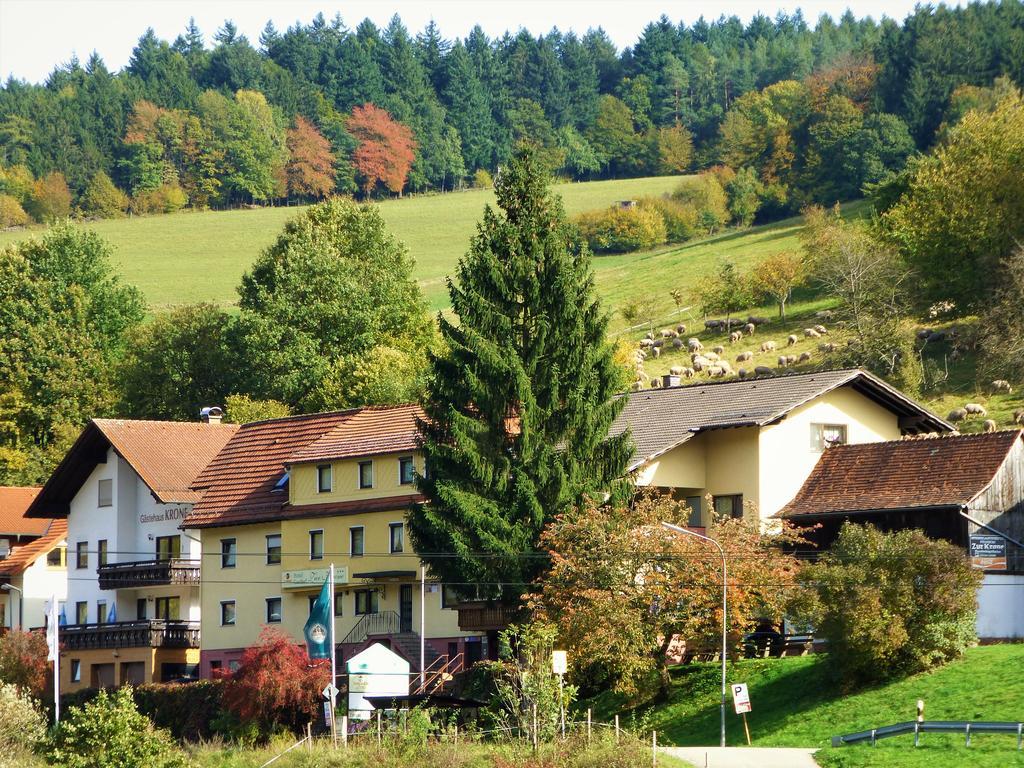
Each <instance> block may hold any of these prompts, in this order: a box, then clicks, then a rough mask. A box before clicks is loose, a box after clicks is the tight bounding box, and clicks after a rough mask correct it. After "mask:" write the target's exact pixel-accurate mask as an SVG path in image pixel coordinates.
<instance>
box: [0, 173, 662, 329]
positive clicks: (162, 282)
mask: <svg viewBox="0 0 1024 768" xmlns="http://www.w3.org/2000/svg"><path fill="white" fill-rule="evenodd" d="M680 178H681V177H679V176H659V177H652V178H643V179H622V180H612V181H591V182H584V183H578V184H559V185H556V186H555V187H554V188H553V189H554V191H555V192H556V193H557V194H559V195H561V197H562V200H563V201H564V203H565V208H566V211H567V212H568V213H569V214H570V215H574V214H577V213H581V212H583V211H586V210H591V209H594V208H601V207H604V206H607V205H610V204H612V203H613V202H615V201H616V200H626V199H634V198H637V197H642V196H644V195H661V194H664V193H665V192H670V191H672V190H673V189H674V188H675V187H676V185H678V184H679V181H680ZM493 203H494V193H493V191H491V190H481V189H474V190H468V191H465V192H451V193H447V194H438V195H415V196H410V197H405V198H402V199H393V200H386V201H383V202H380V203H378V205H379V207H380V210H381V213H382V214H383V216H384V219H385V221H386V222H387V225H388V228H389V229H390V230H391V232H392V233H394V235H395V236H396V237H398V238H399V239H400V240H402V241H403V242H405V243H406V245H407V246H408V247H409V251H410V253H411V254H412V256H413V257H414V258H415V259H416V276H417V279H418V280H419V282H420V285H421V286H422V288H423V291H424V293H425V295H426V297H427V300H428V301H429V302H430V305H431V307H432V308H433V309H440V308H443V307H445V306H447V304H448V294H447V286H446V285H445V278H446V277H447V276H448V275H449V274H451V273H452V272H453V271H454V267H455V264H456V262H457V261H458V259H459V257H460V256H462V255H463V254H464V253H465V252H466V250H467V248H468V247H469V239H470V237H472V235H473V232H474V231H475V227H476V223H477V222H478V221H479V220H480V219H481V217H482V215H483V210H484V206H485V205H487V204H493ZM301 210H302V209H301V208H298V207H278V208H259V209H249V210H233V211H183V212H181V213H176V214H170V215H162V216H144V217H135V218H131V219H108V220H103V221H94V222H89V223H87V224H84V225H83V226H87V227H89V228H90V229H93V230H95V231H96V232H98V233H99V234H100V235H102V236H103V237H104V238H106V239H107V240H108V241H109V242H110V243H111V245H112V246H113V248H114V262H115V265H116V267H117V269H118V272H119V273H120V274H121V277H122V278H123V280H124V281H125V282H127V283H129V284H131V285H135V286H137V287H139V288H140V289H141V290H142V292H143V293H144V294H145V296H146V300H147V301H148V302H149V304H150V306H151V307H152V308H153V309H157V310H159V309H161V308H165V307H169V306H173V305H175V304H188V303H194V302H212V303H214V304H219V305H221V306H231V305H233V304H234V303H235V302H236V301H237V299H238V296H237V294H236V292H235V289H236V288H237V286H238V283H239V281H240V280H241V277H242V273H243V272H244V271H245V270H246V269H248V267H249V265H250V264H252V262H253V260H254V259H255V258H256V255H257V254H258V253H259V252H260V251H261V250H262V249H264V248H266V247H267V246H268V245H270V244H271V243H272V242H273V241H274V238H275V237H276V235H277V234H278V233H279V232H280V231H281V228H282V227H283V226H284V225H285V222H287V221H288V220H289V219H290V218H292V217H294V216H295V215H297V214H298V213H299V211H301ZM39 231H41V228H38V227H34V228H31V229H28V230H16V231H8V232H0V246H3V245H6V244H7V243H11V242H16V241H18V240H21V239H24V238H25V237H28V236H31V235H33V234H36V233H37V232H39ZM598 264H599V266H600V260H598Z"/></svg>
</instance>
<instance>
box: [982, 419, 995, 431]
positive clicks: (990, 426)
mask: <svg viewBox="0 0 1024 768" xmlns="http://www.w3.org/2000/svg"><path fill="white" fill-rule="evenodd" d="M984 427H985V431H986V432H995V431H996V430H997V429H998V427H997V426H996V421H995V419H985V424H984Z"/></svg>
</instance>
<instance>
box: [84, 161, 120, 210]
mask: <svg viewBox="0 0 1024 768" xmlns="http://www.w3.org/2000/svg"><path fill="white" fill-rule="evenodd" d="M79 207H80V208H81V209H82V213H84V214H86V215H88V216H99V217H101V218H104V219H116V218H118V217H121V216H124V212H125V211H126V210H128V195H126V194H125V193H124V192H122V191H121V190H120V189H118V188H117V187H116V186H114V182H112V181H111V180H110V177H109V176H107V174H105V173H104V172H103V171H100V172H99V173H97V174H96V175H95V176H93V177H92V180H91V181H90V182H89V186H88V187H86V188H85V193H84V194H83V195H82V199H81V200H80V201H79Z"/></svg>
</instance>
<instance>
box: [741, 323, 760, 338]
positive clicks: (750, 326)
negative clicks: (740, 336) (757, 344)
mask: <svg viewBox="0 0 1024 768" xmlns="http://www.w3.org/2000/svg"><path fill="white" fill-rule="evenodd" d="M756 330H757V326H756V325H754V324H753V323H747V324H746V325H744V326H743V332H744V333H745V334H747V336H753V335H754V331H756Z"/></svg>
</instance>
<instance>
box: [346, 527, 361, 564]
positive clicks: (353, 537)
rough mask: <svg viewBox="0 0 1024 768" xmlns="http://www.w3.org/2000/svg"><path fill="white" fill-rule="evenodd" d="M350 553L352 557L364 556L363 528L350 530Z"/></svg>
mask: <svg viewBox="0 0 1024 768" xmlns="http://www.w3.org/2000/svg"><path fill="white" fill-rule="evenodd" d="M348 553H349V555H351V556H352V557H362V554H363V526H361V525H360V526H359V527H358V528H349V529H348Z"/></svg>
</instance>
